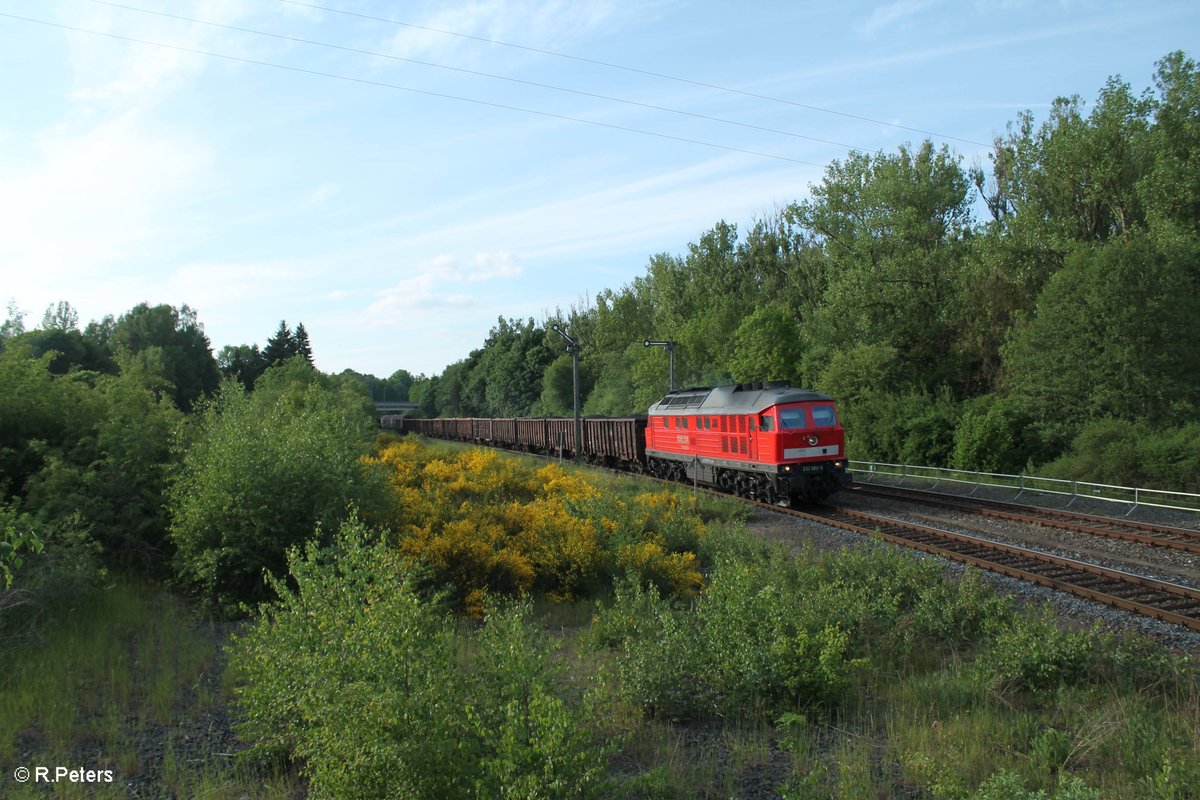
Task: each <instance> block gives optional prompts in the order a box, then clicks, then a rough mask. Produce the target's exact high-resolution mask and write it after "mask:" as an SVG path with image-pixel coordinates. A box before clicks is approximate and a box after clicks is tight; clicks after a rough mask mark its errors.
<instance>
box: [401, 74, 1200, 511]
mask: <svg viewBox="0 0 1200 800" xmlns="http://www.w3.org/2000/svg"><path fill="white" fill-rule="evenodd" d="M990 160H991V164H990V169H985V168H984V167H983V166H981V165H978V164H975V165H964V164H963V160H962V158H961V157H960V156H956V155H955V154H953V153H952V152H951V151H949V150H948V149H947V148H946V147H944V146H943V147H936V146H934V145H933V144H932V143H931V142H929V141H926V142H923V143H921V144H919V145H917V146H915V147H910V146H903V147H901V148H899V149H898V150H897V151H896V152H895V153H884V152H879V153H875V154H867V153H858V152H853V153H851V154H850V155H849V156H848V157H847V158H846V159H845V160H842V161H835V162H834V163H832V164H831V165H830V166H829V167H828V169H827V170H826V173H825V176H824V178H823V179H822V180H821V182H820V183H819V184H817V185H815V186H813V187H812V188H811V192H810V197H809V199H807V200H804V201H802V202H796V203H792V204H790V205H788V206H787V207H785V208H780V209H776V210H775V211H774V212H772V213H771V214H769V215H767V216H766V217H764V218H762V219H760V220H758V221H756V222H755V223H754V224H753V225H752V226H751V227H750V229H749V230H748V231H745V232H743V233H739V231H738V230H737V228H736V226H734V225H731V224H728V223H726V222H720V223H718V224H717V225H715V226H714V227H713V228H712V229H711V230H708V231H706V232H705V233H703V234H702V235H701V236H700V237H699V239H698V240H697V241H696V242H694V243H692V244H690V245H689V246H688V248H687V252H686V253H684V254H681V255H670V254H658V255H654V256H652V257H651V258H650V261H649V264H648V265H647V268H646V272H645V274H644V275H642V276H641V277H638V278H636V279H635V280H633V281H632V282H631V283H630V284H628V285H626V286H623V287H621V288H619V289H615V290H611V289H610V290H605V291H603V292H601V293H600V294H599V295H598V296H597V297H596V298H595V300H594V301H593V302H591V303H590V304H589V305H587V306H586V307H578V308H572V309H571V310H569V311H568V312H560V313H557V314H555V315H554V316H553V317H552V318H550V319H546V320H543V321H542V322H541V323H535V322H534V321H533V320H527V321H520V320H506V319H504V318H501V319H500V320H499V323H498V324H497V326H496V327H495V328H494V329H493V330H492V332H491V334H490V336H489V337H488V339H487V340H486V341H485V342H484V343H483V345H482V346H481V347H480V348H479V349H478V350H475V351H473V352H472V353H471V354H470V355H469V356H468V357H467V358H466V359H464V360H462V361H459V362H457V363H455V364H451V365H450V366H448V367H447V368H446V369H445V371H443V372H442V373H441V374H440V375H437V376H434V377H425V376H420V377H419V378H418V379H416V380H415V381H414V382H413V384H412V386H411V389H410V395H411V399H413V400H415V401H418V402H419V403H420V408H421V411H422V412H423V413H424V414H426V415H430V416H437V415H441V416H458V415H471V416H473V415H478V416H513V415H540V414H551V415H557V414H567V413H569V412H570V410H571V407H572V404H571V363H570V357H569V356H567V355H565V354H564V353H563V343H562V341H561V340H560V339H559V338H558V337H557V336H555V335H553V334H552V333H549V327H550V325H551V324H552V323H559V324H562V325H565V326H566V327H567V328H568V329H569V330H570V331H571V332H572V333H573V334H574V335H577V336H579V337H580V338H581V339H582V343H583V353H582V356H581V369H582V374H581V392H582V393H583V396H584V401H583V411H584V413H586V414H598V415H621V414H629V413H637V412H644V411H645V409H646V408H647V406H649V405H650V404H651V403H652V402H653V401H655V400H657V399H658V398H659V397H660V396H661V395H662V393H663V392H664V391H665V389H666V387H667V357H666V355H665V354H664V353H663V351H662V350H661V349H659V348H647V347H644V346H643V340H644V339H656V340H667V339H673V340H674V341H675V343H676V351H675V364H676V366H675V369H676V383H677V385H680V386H687V385H701V384H702V385H712V384H716V383H720V382H728V381H744V380H759V379H771V380H789V381H793V382H795V383H799V384H802V385H805V386H809V387H813V388H816V389H818V390H821V391H825V392H828V393H830V394H832V395H834V396H835V397H836V398H837V399H838V400H839V401H840V403H841V407H842V412H843V417H844V422H845V424H846V427H847V430H848V438H849V444H848V449H849V452H850V453H851V454H852V456H853V457H855V458H859V459H879V460H889V461H902V462H906V463H916V464H928V465H953V466H956V467H959V468H965V469H979V470H987V471H1001V472H1017V471H1020V470H1029V469H1035V468H1036V469H1037V470H1038V471H1039V472H1042V473H1050V474H1058V475H1062V476H1064V477H1074V478H1081V479H1093V480H1100V481H1106V482H1119V483H1134V484H1142V485H1155V486H1161V487H1176V488H1180V489H1190V490H1193V491H1195V490H1197V489H1200V380H1198V379H1197V377H1196V376H1197V375H1198V374H1200V325H1197V322H1198V321H1200V293H1198V292H1197V281H1198V280H1200V179H1198V176H1200V73H1198V71H1197V66H1196V62H1195V61H1194V60H1192V59H1190V58H1188V57H1186V56H1185V54H1183V53H1181V52H1176V53H1173V54H1171V55H1169V56H1167V57H1166V58H1164V59H1162V60H1161V61H1160V62H1159V63H1158V65H1157V71H1156V74H1155V88H1154V89H1153V90H1149V89H1148V90H1146V91H1144V92H1143V93H1141V94H1137V93H1135V92H1134V91H1133V90H1132V89H1131V87H1130V86H1129V85H1128V84H1127V83H1124V82H1122V81H1121V80H1120V79H1119V78H1113V79H1110V80H1109V82H1108V83H1107V84H1106V85H1105V86H1104V88H1103V89H1102V90H1101V91H1100V93H1099V95H1098V97H1097V99H1096V101H1095V102H1094V103H1093V104H1092V106H1091V110H1090V111H1087V110H1086V107H1085V103H1084V102H1083V101H1082V100H1081V99H1080V98H1079V97H1078V96H1075V97H1070V98H1059V99H1057V100H1055V101H1054V102H1053V104H1052V105H1051V108H1050V111H1049V114H1048V115H1047V117H1046V119H1045V120H1044V121H1042V122H1041V123H1040V124H1038V123H1037V122H1036V121H1035V118H1034V115H1033V114H1032V112H1025V113H1023V114H1021V115H1020V116H1019V117H1018V119H1017V120H1016V121H1014V122H1010V123H1009V124H1008V125H1007V128H1006V132H1005V134H1004V135H1002V136H998V137H997V138H996V140H995V143H994V147H993V150H992V152H991V153H990Z"/></svg>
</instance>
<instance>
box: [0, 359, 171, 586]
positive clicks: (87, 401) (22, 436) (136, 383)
mask: <svg viewBox="0 0 1200 800" xmlns="http://www.w3.org/2000/svg"><path fill="white" fill-rule="evenodd" d="M51 359H52V354H46V355H45V356H43V357H41V358H33V357H32V356H31V355H30V353H29V351H28V349H26V348H25V347H23V346H14V347H11V348H9V349H8V350H6V351H5V352H4V353H3V354H0V472H2V474H3V476H4V483H3V484H0V495H3V496H5V497H8V496H12V497H16V498H19V499H20V500H21V502H22V508H23V509H24V510H25V511H28V512H31V513H35V514H38V515H39V516H40V517H41V518H42V519H44V520H46V521H51V522H52V521H56V520H63V519H68V518H75V517H78V518H80V519H81V521H82V524H84V525H85V526H86V527H88V528H89V529H90V531H91V534H92V535H93V536H94V537H95V539H96V540H97V541H98V542H99V543H100V544H101V545H102V546H103V548H104V551H105V556H106V559H107V560H109V561H110V562H115V563H123V564H128V563H138V564H141V565H148V564H157V565H161V564H162V563H163V562H164V561H165V559H166V553H165V552H164V550H163V545H164V532H165V528H166V518H165V512H164V509H163V490H164V485H165V472H166V469H167V465H168V464H169V462H170V461H171V458H170V454H169V449H168V448H169V442H170V437H171V435H172V432H173V430H174V428H175V427H176V426H177V424H178V421H179V418H180V414H179V412H178V411H177V410H176V409H175V407H174V405H173V404H172V403H171V401H170V400H169V399H166V398H164V397H163V396H162V395H161V394H160V389H161V386H162V384H161V383H160V381H159V379H158V377H157V376H156V375H154V374H150V373H148V372H147V371H146V370H144V369H142V368H141V367H140V365H139V364H138V363H137V362H136V361H133V360H131V359H123V360H122V373H121V374H120V375H117V376H112V375H97V374H95V373H82V372H72V373H70V374H68V375H63V376H55V375H53V374H52V372H51Z"/></svg>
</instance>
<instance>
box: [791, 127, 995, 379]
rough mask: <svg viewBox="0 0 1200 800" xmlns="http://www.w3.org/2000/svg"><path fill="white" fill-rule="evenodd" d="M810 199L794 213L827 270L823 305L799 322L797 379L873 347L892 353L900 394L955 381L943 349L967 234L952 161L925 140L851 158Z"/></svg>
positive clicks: (962, 181) (960, 181) (958, 173)
mask: <svg viewBox="0 0 1200 800" xmlns="http://www.w3.org/2000/svg"><path fill="white" fill-rule="evenodd" d="M812 194H813V197H812V199H811V200H809V201H807V202H805V203H802V204H800V205H799V206H798V207H797V212H796V213H797V217H798V219H799V220H800V222H801V223H802V224H804V225H805V226H807V227H808V228H809V229H811V230H812V231H813V232H814V234H815V235H816V236H817V237H818V238H819V241H820V242H821V244H822V246H823V248H824V252H825V258H826V259H828V261H829V264H830V267H829V285H828V290H827V291H826V293H825V294H824V295H823V302H822V304H821V306H820V308H819V309H817V311H816V313H815V314H813V315H812V316H811V317H809V318H808V319H806V320H804V336H805V339H806V341H807V342H809V343H810V349H809V353H808V359H807V364H806V367H805V372H806V374H820V372H821V371H822V370H823V369H824V364H823V363H822V362H824V361H825V360H827V359H828V358H829V357H830V356H831V354H832V353H834V352H836V351H837V350H839V349H844V348H847V347H851V346H854V345H857V344H877V345H885V346H889V347H892V348H894V350H895V351H896V352H897V354H898V356H899V358H900V359H901V360H902V361H903V363H904V365H905V367H906V369H905V370H904V372H903V374H904V375H905V376H906V377H907V382H908V386H909V388H912V389H915V390H917V391H923V392H924V391H933V390H935V389H936V387H938V386H940V385H943V384H952V385H953V384H957V383H959V382H960V381H961V375H960V372H959V369H958V366H959V365H958V364H957V363H956V362H955V361H954V359H952V358H951V357H950V355H951V353H950V347H949V343H950V342H951V341H952V332H953V327H954V321H955V319H956V317H955V314H956V309H957V299H958V298H957V295H956V293H955V287H956V286H957V281H958V276H959V274H960V272H961V271H962V268H963V261H964V258H965V256H966V253H967V247H966V244H967V242H968V240H969V238H970V235H971V230H972V225H971V223H972V219H971V213H970V204H971V200H972V196H971V191H970V184H969V182H968V180H967V176H966V174H965V173H964V172H963V170H962V168H961V166H960V164H959V160H958V159H957V158H955V157H954V156H952V155H951V154H950V152H949V151H948V150H947V149H946V148H944V147H943V148H940V149H935V148H934V147H933V145H932V143H930V142H928V141H926V142H924V143H923V144H922V145H921V147H919V148H918V149H917V150H915V151H914V150H910V149H909V148H908V147H903V146H902V147H901V148H900V150H899V152H898V153H897V154H896V155H887V154H882V153H881V154H877V155H874V156H872V155H866V154H862V153H852V154H851V155H850V157H849V158H848V159H847V160H846V161H845V162H834V163H833V164H832V165H831V166H830V167H829V168H828V169H827V171H826V176H825V178H824V180H823V181H822V182H821V184H820V185H818V186H815V187H813V190H812Z"/></svg>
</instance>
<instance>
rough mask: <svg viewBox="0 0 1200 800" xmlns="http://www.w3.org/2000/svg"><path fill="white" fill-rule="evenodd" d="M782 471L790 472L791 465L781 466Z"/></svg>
mask: <svg viewBox="0 0 1200 800" xmlns="http://www.w3.org/2000/svg"><path fill="white" fill-rule="evenodd" d="M783 471H784V472H791V471H792V465H791V464H784V465H783Z"/></svg>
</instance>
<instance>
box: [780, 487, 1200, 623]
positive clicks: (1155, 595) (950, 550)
mask: <svg viewBox="0 0 1200 800" xmlns="http://www.w3.org/2000/svg"><path fill="white" fill-rule="evenodd" d="M760 505H764V507H766V508H772V509H773V510H778V511H781V512H782V513H785V514H788V515H791V516H796V517H800V518H802V519H807V520H809V521H811V522H818V523H821V524H823V525H832V526H834V527H837V528H842V529H843V530H849V531H854V532H856V533H860V534H863V535H865V536H870V537H873V538H877V539H882V540H884V541H888V542H892V543H894V544H899V545H903V546H905V547H912V548H915V549H917V550H921V551H923V552H926V553H930V554H933V555H938V556H942V557H944V558H949V559H952V560H954V561H959V562H962V563H966V564H971V565H974V566H977V567H980V568H981V569H986V570H989V571H991V572H998V573H1001V574H1004V575H1008V576H1010V577H1014V578H1020V579H1021V580H1025V581H1029V582H1032V583H1036V584H1038V585H1041V586H1047V587H1050V588H1054V589H1058V590H1060V591H1064V592H1069V593H1071V594H1073V595H1076V596H1077V597H1083V598H1085V599H1088V600H1093V601H1096V602H1099V603H1104V604H1105V605H1108V606H1112V607H1114V608H1120V609H1123V610H1125V611H1133V612H1136V613H1139V614H1142V615H1145V616H1149V617H1154V618H1155V619H1159V620H1162V621H1164V622H1170V623H1173V624H1176V625H1183V626H1185V627H1188V628H1191V629H1192V630H1196V631H1200V591H1198V590H1196V589H1192V588H1190V587H1187V586H1181V585H1179V584H1175V583H1168V582H1166V581H1159V580H1155V579H1153V578H1147V577H1145V576H1142V575H1135V574H1133V573H1130V572H1123V571H1121V570H1115V569H1110V568H1108V567H1101V566H1098V565H1096V564H1088V563H1086V562H1083V561H1077V560H1075V559H1072V558H1064V557H1062V556H1054V555H1050V554H1049V553H1043V552H1040V551H1037V550H1029V549H1027V548H1024V547H1015V546H1013V545H1008V544H1000V543H999V542H993V541H990V540H988V539H982V538H980V537H977V536H970V535H968V534H964V533H955V532H953V531H946V530H942V529H940V528H932V527H929V526H927V525H918V524H916V523H912V522H902V521H900V520H895V519H891V518H889V517H881V516H877V515H875V514H868V513H866V512H862V511H854V510H851V509H845V508H831V509H828V510H826V511H821V512H816V513H813V512H806V511H798V510H796V509H787V508H776V507H773V506H765V504H760Z"/></svg>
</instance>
